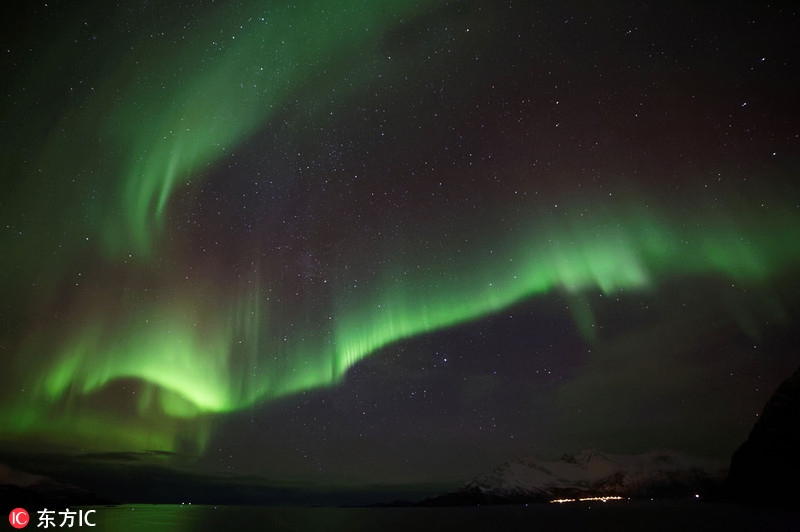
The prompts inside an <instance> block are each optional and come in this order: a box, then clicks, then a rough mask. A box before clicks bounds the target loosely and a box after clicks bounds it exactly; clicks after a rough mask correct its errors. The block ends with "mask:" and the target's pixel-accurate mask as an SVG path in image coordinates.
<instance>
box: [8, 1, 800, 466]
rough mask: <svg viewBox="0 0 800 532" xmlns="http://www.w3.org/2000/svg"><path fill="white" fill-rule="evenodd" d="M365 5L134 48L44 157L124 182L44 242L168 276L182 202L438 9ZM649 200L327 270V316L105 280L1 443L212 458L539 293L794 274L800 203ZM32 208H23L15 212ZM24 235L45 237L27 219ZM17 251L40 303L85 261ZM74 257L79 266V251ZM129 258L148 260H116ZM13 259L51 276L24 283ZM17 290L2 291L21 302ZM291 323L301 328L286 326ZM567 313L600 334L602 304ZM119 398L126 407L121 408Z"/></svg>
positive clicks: (34, 339)
mask: <svg viewBox="0 0 800 532" xmlns="http://www.w3.org/2000/svg"><path fill="white" fill-rule="evenodd" d="M352 4H353V6H357V7H353V8H351V9H348V8H345V9H341V8H339V10H338V11H337V12H336V15H332V14H331V12H332V11H333V9H331V8H328V9H326V7H327V4H326V3H323V2H315V3H312V4H309V5H308V6H307V7H303V8H302V10H303V13H297V12H296V10H295V9H287V10H286V12H284V11H272V12H268V13H264V14H263V15H262V14H261V13H260V12H259V10H258V9H255V8H254V9H253V14H252V16H250V17H244V18H243V17H241V16H240V17H236V19H235V20H233V19H223V20H221V21H218V22H219V24H220V26H221V27H223V28H224V29H223V31H220V30H219V27H217V26H215V28H214V31H213V32H212V31H211V30H210V29H206V30H205V31H196V32H194V36H193V37H192V38H191V39H189V41H187V44H186V45H176V48H175V49H174V50H173V52H174V53H170V54H165V55H164V58H163V59H150V58H152V57H157V54H156V53H155V51H156V50H155V49H154V48H153V47H155V46H156V45H154V44H147V43H144V42H143V43H136V46H140V47H143V48H144V50H142V51H133V52H130V53H126V54H125V55H124V56H123V57H122V59H121V63H120V65H118V66H117V67H115V68H113V69H111V72H110V73H109V75H108V76H107V79H106V80H104V81H99V83H98V88H97V93H96V94H95V95H93V96H90V97H87V100H86V101H85V102H82V103H81V104H79V105H77V106H76V107H75V108H74V109H73V110H71V111H69V112H66V113H65V114H64V115H63V116H62V117H61V118H60V120H59V121H58V122H57V123H56V125H55V126H54V127H53V128H52V131H53V133H51V134H50V136H48V138H47V139H46V140H45V142H44V143H43V145H42V148H41V150H40V153H39V154H38V164H39V166H40V167H42V168H43V169H44V171H45V173H50V174H54V173H57V172H59V171H61V172H72V173H74V174H75V175H81V176H85V175H91V176H93V177H92V179H94V180H97V182H103V181H104V180H106V179H109V177H108V176H121V177H120V179H119V180H118V181H117V180H113V179H112V182H113V183H115V186H117V184H119V186H118V187H117V188H112V189H111V190H112V192H108V193H107V194H108V195H107V196H105V197H102V198H100V199H101V200H103V201H99V202H96V203H92V204H87V203H84V202H83V200H82V199H81V200H78V199H76V198H73V197H69V196H67V197H66V199H65V200H64V199H63V198H60V197H58V194H56V195H55V196H56V197H53V198H51V200H50V202H49V203H48V204H46V205H45V206H42V207H40V208H41V209H42V211H41V213H40V214H42V217H43V218H44V219H46V220H54V219H55V220H59V219H68V218H70V217H69V216H67V215H66V214H65V213H64V209H74V208H80V209H81V216H80V217H79V218H80V220H81V221H78V222H74V224H75V225H74V226H69V227H66V228H65V229H64V231H65V234H66V233H68V234H67V236H64V235H60V236H58V237H48V236H47V235H46V234H43V233H45V232H46V230H40V231H41V232H40V233H39V234H38V235H36V236H38V237H41V240H42V242H43V244H42V247H47V246H50V247H56V242H57V241H60V240H61V239H64V240H72V241H75V240H81V238H80V237H83V235H91V239H92V241H94V239H95V237H96V238H97V239H98V240H99V242H101V244H100V247H101V251H100V252H99V253H98V254H99V255H101V256H102V257H103V259H102V260H103V261H106V262H105V263H103V264H107V265H110V266H109V267H110V268H112V269H113V268H114V267H117V268H121V269H123V271H124V272H131V271H133V272H135V273H134V275H141V276H144V277H148V276H155V277H157V276H158V273H157V272H158V268H159V264H158V260H157V259H158V256H159V254H158V252H157V251H158V250H159V249H164V248H165V246H167V245H168V244H167V243H165V242H164V241H163V238H162V237H163V228H164V226H165V224H166V220H167V219H168V214H169V213H168V211H169V205H170V201H169V200H170V198H171V197H172V196H173V194H174V192H175V191H176V190H177V189H178V188H179V187H181V186H182V184H183V183H187V182H191V181H200V180H202V179H204V178H205V177H206V176H205V174H206V173H208V172H209V171H210V170H211V169H212V167H213V165H214V164H216V163H218V162H220V161H222V160H223V159H224V158H225V157H226V155H227V152H228V151H229V150H231V149H233V148H234V147H235V146H237V144H239V143H241V142H243V141H244V140H245V139H246V138H247V136H248V135H251V134H253V133H254V132H255V131H256V130H257V129H258V128H259V127H261V126H262V125H263V124H264V123H265V121H267V120H268V119H269V118H270V116H271V112H272V109H274V108H276V107H279V106H280V104H281V103H282V102H283V101H284V100H286V99H289V98H291V97H292V92H293V91H294V90H297V89H298V88H299V87H300V86H302V85H303V84H305V83H310V82H312V77H313V75H314V74H315V73H317V72H319V71H320V70H322V69H324V68H326V67H331V68H332V67H334V66H335V65H336V63H337V62H338V61H341V60H343V58H344V57H345V56H347V54H349V53H352V52H353V51H354V50H356V49H357V48H359V47H364V46H370V45H371V44H374V42H375V41H376V40H377V36H378V35H380V33H381V32H382V31H385V30H387V29H388V28H390V27H392V25H393V24H396V23H397V21H398V20H399V19H401V18H402V17H403V16H411V15H413V14H414V12H415V11H419V12H422V11H424V9H425V8H424V7H419V6H416V7H415V8H414V10H412V9H411V8H410V7H408V5H406V4H403V3H397V2H372V3H367V4H364V3H356V2H353V3H352ZM331 5H333V4H331ZM337 5H338V4H337ZM365 6H367V7H366V8H365ZM331 17H333V19H332V18H331ZM240 20H245V21H246V22H244V23H242V24H239V21H240ZM220 34H221V35H223V36H224V40H223V38H221V37H219V35H220ZM210 46H212V47H214V50H215V52H214V53H209V47H210ZM136 50H139V48H136ZM242 57H246V58H248V60H245V61H243V60H242V59H241V58H242ZM250 58H260V59H259V61H254V60H250ZM258 64H263V68H262V67H260V66H257V65H258ZM245 65H246V66H245ZM254 65H256V66H254ZM131 80H135V81H131ZM101 109H102V111H101ZM108 109H112V111H110V112H109V111H108ZM101 115H102V116H101ZM63 131H66V133H63V134H62V133H59V132H63ZM98 139H102V143H104V144H103V145H104V146H105V145H111V147H110V148H109V149H107V150H106V151H105V153H106V154H105V155H103V156H99V155H98V157H97V158H96V159H92V158H91V157H89V158H88V159H87V160H86V161H81V162H80V163H76V165H75V167H68V168H59V164H61V161H64V160H74V158H67V157H65V154H67V153H69V152H71V151H74V150H76V149H78V147H79V146H81V145H83V146H85V145H87V143H88V144H89V145H91V144H92V143H98V142H100V140H98ZM39 186H40V183H38V182H37V181H36V180H35V179H29V180H28V182H26V183H23V184H22V185H20V190H19V191H18V194H19V195H20V197H26V196H29V197H35V194H33V192H32V191H33V190H35V189H36V187H39ZM28 187H30V188H28ZM98 194H103V190H100V191H99V192H98ZM82 197H83V196H81V198H82ZM644 199H645V198H643V197H641V196H637V195H635V194H631V195H630V196H629V197H627V198H626V200H625V201H618V202H616V203H615V204H614V205H613V209H612V208H611V207H609V208H607V209H606V210H605V211H603V212H599V213H598V212H596V211H588V212H589V214H588V215H587V216H586V217H584V218H582V219H581V221H580V223H572V224H570V223H564V224H559V225H553V224H552V223H549V222H548V220H547V219H546V218H541V219H539V218H537V217H536V215H535V214H533V213H528V215H529V216H530V218H528V219H526V218H525V217H524V215H521V216H520V219H519V220H518V223H517V224H516V225H515V227H516V229H515V231H514V232H513V234H511V233H509V234H505V233H502V232H500V231H495V232H494V233H492V234H489V231H490V229H488V228H487V230H486V231H487V232H486V234H483V235H478V238H477V239H476V240H475V243H473V244H471V245H470V246H469V247H466V246H461V247H460V248H458V249H457V248H456V246H455V245H453V246H452V247H451V248H447V247H445V249H442V250H440V251H438V252H436V253H432V254H429V255H426V256H424V257H423V256H420V257H418V258H416V259H415V260H414V262H413V263H412V262H408V259H407V258H405V256H404V257H400V256H393V255H392V254H391V253H386V254H385V255H386V256H385V257H384V259H385V260H384V261H383V262H382V263H383V264H385V265H386V266H385V267H384V268H383V269H382V270H381V271H380V272H379V273H378V274H376V275H374V276H372V277H371V278H368V279H365V280H361V284H359V285H358V286H357V287H356V286H355V285H356V283H354V280H353V279H350V278H348V275H347V273H346V272H344V271H338V272H333V273H336V274H337V275H335V276H332V278H333V277H335V278H338V279H339V281H338V282H337V283H336V286H333V287H332V289H333V290H334V296H333V298H332V300H331V301H330V302H329V306H328V307H327V308H323V309H321V310H314V311H311V310H308V311H304V310H300V311H295V310H293V309H291V308H287V307H290V306H291V305H292V304H291V302H275V301H267V300H266V299H265V298H264V297H263V294H264V293H265V292H266V291H268V290H269V289H270V288H271V287H270V286H269V284H270V281H268V280H265V279H263V278H261V277H259V276H257V275H254V276H253V277H252V278H250V279H245V280H243V281H241V285H240V286H238V287H236V289H234V290H233V291H232V292H233V295H231V294H230V292H231V291H230V290H227V288H226V287H224V286H222V287H220V286H218V285H217V283H215V279H214V278H213V276H212V275H211V274H210V273H209V274H207V275H206V278H201V279H200V281H198V282H197V283H196V284H194V285H192V286H191V287H190V288H187V289H181V290H176V289H175V290H173V289H171V286H172V285H173V284H174V282H173V280H171V279H165V280H162V281H160V283H161V284H162V285H163V286H160V287H158V286H157V288H161V290H154V292H158V294H159V295H158V296H156V295H153V296H144V297H143V298H140V299H133V298H132V297H133V296H129V295H127V294H126V293H125V291H124V287H123V288H121V289H120V290H122V292H120V290H117V291H114V290H108V288H109V287H108V286H106V285H103V284H102V283H100V284H98V285H96V286H95V287H94V288H92V287H90V288H89V291H90V294H89V295H88V296H86V298H85V299H78V300H77V301H74V302H72V303H71V305H69V306H68V307H67V308H66V309H62V314H64V315H65V316H67V317H66V318H65V319H63V320H62V321H61V322H60V324H51V323H49V322H48V320H47V319H46V318H42V316H40V315H39V314H38V313H37V312H36V311H31V313H30V314H31V316H30V317H29V321H30V323H28V324H26V326H25V330H26V333H25V335H24V338H23V341H22V342H21V343H20V346H19V353H18V356H16V358H15V360H16V361H17V362H15V364H16V366H14V367H13V369H12V371H13V374H14V376H15V382H17V383H18V384H19V385H18V386H17V388H19V389H21V390H23V391H24V393H22V394H19V395H11V393H10V392H8V391H6V393H5V394H4V395H3V396H2V398H3V403H4V408H3V411H2V414H0V434H3V435H4V436H5V437H6V438H11V437H14V438H20V439H22V440H25V439H26V438H44V439H48V438H53V439H57V441H58V442H61V443H64V442H69V441H74V442H80V444H81V446H82V447H87V446H89V447H95V448H99V449H103V450H108V449H124V450H131V449H134V450H135V449H162V450H181V449H190V450H193V451H199V450H202V449H203V448H204V446H205V445H206V443H207V441H208V439H209V437H210V434H211V425H212V424H213V421H214V415H215V414H219V413H227V412H234V411H240V410H243V409H247V408H250V407H256V406H258V405H259V404H260V403H262V402H264V401H270V400H274V399H276V398H280V397H284V396H287V395H289V394H294V393H298V392H301V391H304V390H310V389H314V388H319V387H325V386H332V385H335V384H336V383H337V382H339V381H340V380H341V379H342V378H343V376H344V375H345V373H346V372H347V371H348V369H349V368H351V367H352V366H353V365H354V364H356V363H358V362H359V361H360V360H362V359H364V358H365V357H367V356H369V355H370V354H373V353H376V352H377V351H379V350H380V349H381V348H383V347H385V346H388V345H390V344H392V343H395V342H398V341H401V340H403V339H408V338H412V337H414V336H417V335H422V334H427V333H431V332H434V331H436V330H440V329H443V328H446V327H451V326H454V325H457V324H462V323H465V322H469V321H470V320H475V319H477V318H479V317H481V316H486V315H490V314H493V313H496V312H498V311H500V310H502V309H505V308H507V307H509V306H511V305H514V304H516V303H519V302H521V301H524V300H526V299H528V298H532V297H535V296H540V295H544V294H548V293H552V292H554V291H558V292H561V293H563V294H564V297H565V298H566V299H568V300H570V298H573V300H574V301H578V298H580V296H581V295H583V294H588V293H596V292H598V291H599V292H601V293H603V294H612V293H615V292H617V291H619V290H642V291H643V290H648V289H650V288H653V287H655V286H657V284H658V283H659V282H660V281H661V280H664V279H669V278H677V277H684V276H697V277H702V276H720V277H723V278H725V279H729V280H730V281H731V282H735V283H743V284H746V285H748V286H753V287H756V288H758V287H761V286H769V284H770V283H772V282H773V281H774V280H775V279H779V278H780V276H781V275H784V274H786V273H787V272H790V271H791V270H792V269H793V268H796V267H797V266H798V263H800V247H798V246H797V245H796V244H797V242H798V241H800V217H798V214H797V212H796V209H795V210H791V209H787V210H781V209H780V208H772V209H761V208H759V207H758V206H755V205H752V206H750V205H747V204H741V205H736V206H735V207H732V206H731V207H728V208H727V209H722V210H717V211H714V212H686V213H679V212H674V211H667V210H663V209H661V210H660V209H657V208H649V209H642V208H636V206H637V205H643V204H644ZM22 203H23V202H20V204H22ZM61 203H63V204H64V205H61ZM100 204H102V206H101V207H98V205H100ZM78 205H80V207H77V206H78ZM47 210H54V211H55V212H56V214H50V213H47V212H46V211H47ZM18 214H19V213H18V212H10V211H9V212H7V213H6V215H5V220H12V219H16V218H17V217H18V216H17V215H18ZM43 225H46V224H43ZM21 229H25V230H28V229H31V230H32V231H33V232H34V234H36V230H34V229H33V228H32V227H31V228H29V227H25V228H21ZM20 232H22V231H20ZM85 239H86V240H90V236H86V237H85ZM412 241H413V239H412ZM45 243H46V245H45ZM21 246H22V244H17V243H16V242H9V243H8V246H6V249H8V250H10V252H9V253H7V255H6V258H5V259H4V261H3V262H2V266H3V271H4V273H6V278H7V279H11V280H12V281H14V282H12V283H9V285H11V284H14V285H17V284H23V283H18V282H16V281H17V280H18V279H19V278H20V276H21V278H22V279H24V280H26V281H28V283H27V285H30V284H31V283H30V281H31V279H36V278H38V277H42V278H44V279H45V280H48V281H49V282H43V283H42V284H44V285H45V286H44V287H43V288H40V289H38V290H37V292H36V293H37V295H38V297H39V299H41V300H44V301H47V300H49V299H50V298H51V297H52V299H56V298H57V296H49V293H50V290H52V289H53V287H56V286H59V285H60V284H61V283H64V282H65V281H64V279H63V278H61V277H60V276H59V274H54V273H52V272H54V271H60V269H61V268H62V266H63V265H64V264H68V263H70V260H72V259H71V258H70V257H67V258H64V259H63V260H61V261H51V260H50V258H49V257H48V256H47V255H44V254H41V251H36V252H34V253H35V254H34V256H33V257H30V256H29V254H30V252H28V251H26V250H25V249H23V248H22V247H21ZM67 247H70V246H67ZM462 248H463V249H462ZM75 249H76V251H75V253H76V255H78V254H79V253H81V252H82V251H79V250H78V247H77V246H75ZM373 251H374V252H375V254H379V252H378V251H376V250H373ZM129 255H130V257H131V258H135V259H136V260H134V261H133V262H135V263H136V264H135V265H134V266H131V265H127V266H124V267H123V266H120V264H121V263H122V262H123V261H126V260H127V258H128V256H129ZM9 256H11V257H17V258H18V260H21V261H22V262H24V263H34V264H37V265H38V266H37V267H36V268H33V271H32V272H25V273H20V272H18V269H17V268H16V267H15V266H13V265H12V264H11V263H10V259H9V258H8V257H9ZM19 257H26V258H23V259H19ZM101 262H102V261H101ZM376 262H377V261H376ZM126 264H127V263H126ZM99 267H102V264H101V266H99ZM137 269H138V270H137ZM120 275H125V274H120ZM275 283H277V281H275ZM122 284H123V285H124V284H125V283H122ZM6 290H7V292H6V294H5V295H6V296H12V295H15V294H16V292H14V291H13V290H12V289H6ZM9 290H10V291H9ZM576 305H577V306H578V307H580V303H574V304H573V306H576ZM34 306H35V305H34ZM43 306H44V307H47V305H46V304H45V305H43ZM48 308H49V307H48ZM294 312H297V315H298V316H299V317H300V319H299V320H296V321H297V323H295V321H291V323H290V320H288V319H286V318H281V316H282V315H284V314H287V313H288V314H290V315H294V314H292V313H294ZM573 312H574V313H575V316H576V319H577V321H578V327H579V329H580V330H581V331H582V332H583V334H584V336H585V337H586V339H587V341H592V335H591V320H592V318H591V309H588V310H587V309H586V308H583V309H581V308H575V309H573ZM123 391H124V392H125V394H127V395H125V398H126V399H124V400H123V399H121V398H120V396H121V394H122V393H123ZM125 401H126V402H125ZM121 402H125V404H127V405H130V409H129V411H123V412H120V411H119V408H118V406H119V404H120V403H121ZM112 406H113V407H112Z"/></svg>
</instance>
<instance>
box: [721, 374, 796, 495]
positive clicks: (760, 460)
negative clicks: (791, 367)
mask: <svg viewBox="0 0 800 532" xmlns="http://www.w3.org/2000/svg"><path fill="white" fill-rule="evenodd" d="M728 490H729V492H730V494H731V496H732V497H733V498H735V499H737V500H740V501H745V502H757V503H768V504H788V505H791V504H795V505H796V504H797V499H798V498H800V368H798V370H797V371H795V372H794V374H793V375H792V376H791V377H789V378H788V379H786V380H785V381H784V382H783V383H782V384H781V385H780V386H779V387H778V389H777V390H775V393H774V394H773V395H772V397H770V399H769V400H768V401H767V404H766V405H765V406H764V410H763V412H762V413H761V415H760V416H759V418H758V421H757V422H756V424H755V426H753V430H752V431H751V432H750V435H749V437H748V438H747V441H746V442H744V443H743V444H742V446H741V447H739V449H737V450H736V452H735V453H734V454H733V457H732V458H731V467H730V475H729V477H728Z"/></svg>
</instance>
